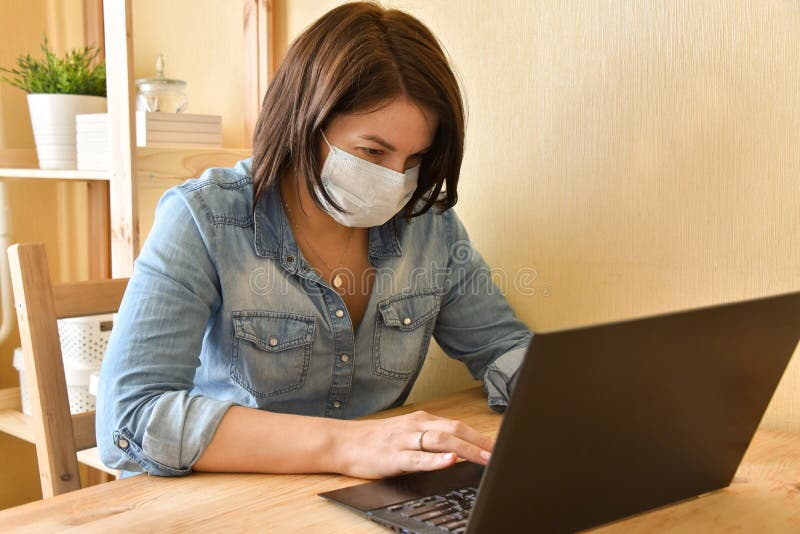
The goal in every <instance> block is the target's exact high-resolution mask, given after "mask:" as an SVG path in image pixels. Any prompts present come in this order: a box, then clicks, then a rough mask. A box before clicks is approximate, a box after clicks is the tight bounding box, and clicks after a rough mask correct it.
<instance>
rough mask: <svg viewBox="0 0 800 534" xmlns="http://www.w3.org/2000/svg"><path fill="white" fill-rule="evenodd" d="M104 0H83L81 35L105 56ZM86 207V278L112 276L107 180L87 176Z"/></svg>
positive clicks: (87, 43)
mask: <svg viewBox="0 0 800 534" xmlns="http://www.w3.org/2000/svg"><path fill="white" fill-rule="evenodd" d="M104 33H105V32H104V31H103V0H83V37H84V39H83V40H84V42H85V44H86V46H97V47H98V48H99V49H100V59H101V60H105V39H104V37H103V36H104ZM86 187H87V188H88V192H87V194H88V208H89V221H88V223H89V279H91V280H97V279H102V278H110V277H111V219H110V214H109V182H108V181H106V180H90V181H88V182H87V183H86Z"/></svg>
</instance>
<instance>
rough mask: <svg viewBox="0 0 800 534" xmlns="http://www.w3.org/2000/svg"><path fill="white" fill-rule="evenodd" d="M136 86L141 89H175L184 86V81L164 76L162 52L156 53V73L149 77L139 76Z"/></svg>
mask: <svg viewBox="0 0 800 534" xmlns="http://www.w3.org/2000/svg"><path fill="white" fill-rule="evenodd" d="M136 86H137V87H138V88H139V89H140V90H142V91H151V90H153V89H155V90H165V89H166V90H168V91H169V90H172V91H177V90H180V89H184V88H185V87H186V82H185V81H183V80H176V79H174V78H165V77H164V54H158V57H157V58H156V75H155V77H151V78H139V79H138V80H136Z"/></svg>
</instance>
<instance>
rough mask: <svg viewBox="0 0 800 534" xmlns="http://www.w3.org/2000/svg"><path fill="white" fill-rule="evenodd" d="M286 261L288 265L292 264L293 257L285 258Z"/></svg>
mask: <svg viewBox="0 0 800 534" xmlns="http://www.w3.org/2000/svg"><path fill="white" fill-rule="evenodd" d="M286 261H287V262H288V263H294V256H286Z"/></svg>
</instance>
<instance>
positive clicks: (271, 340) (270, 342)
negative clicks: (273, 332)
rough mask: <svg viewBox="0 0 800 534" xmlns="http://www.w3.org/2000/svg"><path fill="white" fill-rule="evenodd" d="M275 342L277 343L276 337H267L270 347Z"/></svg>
mask: <svg viewBox="0 0 800 534" xmlns="http://www.w3.org/2000/svg"><path fill="white" fill-rule="evenodd" d="M277 344H278V338H274V337H271V338H269V346H270V347H274V346H275V345H277Z"/></svg>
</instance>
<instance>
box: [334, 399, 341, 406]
mask: <svg viewBox="0 0 800 534" xmlns="http://www.w3.org/2000/svg"><path fill="white" fill-rule="evenodd" d="M333 407H334V408H341V407H342V403H341V402H340V401H338V400H335V401H333Z"/></svg>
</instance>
